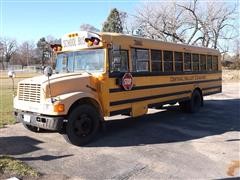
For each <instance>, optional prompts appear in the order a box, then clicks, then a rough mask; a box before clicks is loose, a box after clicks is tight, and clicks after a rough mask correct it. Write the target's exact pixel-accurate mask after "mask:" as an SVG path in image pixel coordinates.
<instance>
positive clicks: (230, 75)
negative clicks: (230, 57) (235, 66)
mask: <svg viewBox="0 0 240 180" xmlns="http://www.w3.org/2000/svg"><path fill="white" fill-rule="evenodd" d="M222 78H223V81H239V80H240V70H228V69H223V70H222Z"/></svg>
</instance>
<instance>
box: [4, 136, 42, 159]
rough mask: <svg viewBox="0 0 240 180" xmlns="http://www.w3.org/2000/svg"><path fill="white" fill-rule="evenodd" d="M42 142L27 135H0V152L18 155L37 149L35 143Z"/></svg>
mask: <svg viewBox="0 0 240 180" xmlns="http://www.w3.org/2000/svg"><path fill="white" fill-rule="evenodd" d="M40 143H43V142H42V141H39V140H37V139H34V138H31V137H28V136H11V137H0V154H7V155H19V154H24V153H29V152H33V151H37V150H39V149H41V148H39V147H37V146H36V145H38V144H40Z"/></svg>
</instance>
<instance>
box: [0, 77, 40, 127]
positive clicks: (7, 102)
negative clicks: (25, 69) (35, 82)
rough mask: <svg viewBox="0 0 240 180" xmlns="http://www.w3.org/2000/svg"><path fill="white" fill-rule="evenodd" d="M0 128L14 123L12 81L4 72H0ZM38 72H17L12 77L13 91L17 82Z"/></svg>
mask: <svg viewBox="0 0 240 180" xmlns="http://www.w3.org/2000/svg"><path fill="white" fill-rule="evenodd" d="M0 75H1V76H0V128H1V127H4V125H7V124H13V123H15V120H14V117H13V87H12V85H13V83H12V79H10V78H8V77H7V73H6V72H4V73H3V72H1V73H0ZM36 75H39V74H36V73H17V74H16V78H15V79H14V91H15V92H16V88H17V83H18V82H19V81H21V80H23V79H25V78H30V77H33V76H36Z"/></svg>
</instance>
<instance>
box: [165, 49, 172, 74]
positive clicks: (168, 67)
mask: <svg viewBox="0 0 240 180" xmlns="http://www.w3.org/2000/svg"><path fill="white" fill-rule="evenodd" d="M163 54H164V56H163V57H164V61H163V62H164V72H172V71H173V52H172V51H164V52H163Z"/></svg>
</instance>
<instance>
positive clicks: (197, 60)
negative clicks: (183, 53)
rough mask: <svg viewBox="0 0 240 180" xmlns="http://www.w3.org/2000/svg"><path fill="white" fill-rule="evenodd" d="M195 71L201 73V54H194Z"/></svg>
mask: <svg viewBox="0 0 240 180" xmlns="http://www.w3.org/2000/svg"><path fill="white" fill-rule="evenodd" d="M192 58H193V71H199V54H192Z"/></svg>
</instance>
